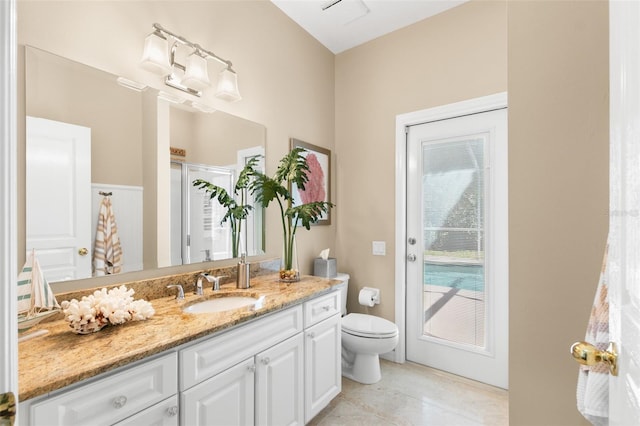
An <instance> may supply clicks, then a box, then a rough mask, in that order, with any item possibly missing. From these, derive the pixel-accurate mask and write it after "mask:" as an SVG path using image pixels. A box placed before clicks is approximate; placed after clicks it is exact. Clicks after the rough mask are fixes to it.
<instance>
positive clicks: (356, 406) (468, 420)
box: [309, 360, 509, 426]
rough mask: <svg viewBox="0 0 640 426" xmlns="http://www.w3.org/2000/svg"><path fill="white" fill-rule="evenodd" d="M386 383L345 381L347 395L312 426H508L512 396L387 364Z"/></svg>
mask: <svg viewBox="0 0 640 426" xmlns="http://www.w3.org/2000/svg"><path fill="white" fill-rule="evenodd" d="M381 366H382V380H380V382H378V383H376V384H373V385H361V384H359V383H356V382H353V381H351V380H349V379H346V378H344V377H343V378H342V392H341V393H340V395H338V396H337V397H336V398H334V400H333V401H332V402H331V403H330V404H329V406H327V407H326V408H325V409H324V410H323V411H321V412H320V413H319V414H318V415H317V416H316V417H315V418H314V419H313V420H312V421H311V422H310V423H309V424H310V425H313V426H334V425H366V426H375V425H430V426H431V425H434V426H435V425H443V426H445V425H446V426H458V425H461V426H462V425H491V426H503V425H508V424H509V420H508V406H509V402H508V401H509V396H508V392H507V391H505V390H503V389H499V388H495V387H492V386H488V385H485V384H482V383H478V382H475V381H472V380H468V379H464V378H461V377H458V376H455V375H451V374H448V373H444V372H442V371H438V370H434V369H432V368H428V367H424V366H422V365H418V364H413V363H405V364H396V363H393V362H390V361H385V360H381Z"/></svg>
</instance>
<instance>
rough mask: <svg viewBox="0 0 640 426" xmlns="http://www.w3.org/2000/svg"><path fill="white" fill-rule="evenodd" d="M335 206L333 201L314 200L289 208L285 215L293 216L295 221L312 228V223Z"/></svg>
mask: <svg viewBox="0 0 640 426" xmlns="http://www.w3.org/2000/svg"><path fill="white" fill-rule="evenodd" d="M332 207H333V204H332V203H329V202H327V201H314V202H311V203H307V204H301V205H299V206H293V207H291V208H289V209H287V211H286V213H285V215H286V216H287V217H288V218H291V219H292V220H293V221H294V222H295V223H297V222H301V223H302V226H304V227H305V228H306V229H310V227H311V224H312V223H314V222H316V221H317V220H318V219H319V218H320V216H322V214H323V213H328V212H329V209H330V208H332Z"/></svg>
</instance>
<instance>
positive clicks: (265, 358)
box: [262, 356, 271, 365]
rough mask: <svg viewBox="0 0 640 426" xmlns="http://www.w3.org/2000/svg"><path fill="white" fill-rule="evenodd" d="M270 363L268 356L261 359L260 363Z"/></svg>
mask: <svg viewBox="0 0 640 426" xmlns="http://www.w3.org/2000/svg"><path fill="white" fill-rule="evenodd" d="M270 362H271V360H270V359H269V357H268V356H266V357H264V358H262V363H263V364H264V365H267V364H269V363H270Z"/></svg>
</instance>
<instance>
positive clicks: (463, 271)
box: [423, 262, 484, 292]
mask: <svg viewBox="0 0 640 426" xmlns="http://www.w3.org/2000/svg"><path fill="white" fill-rule="evenodd" d="M423 271H424V284H425V285H438V286H442V287H449V288H458V289H461V290H473V291H482V292H484V266H483V265H437V264H433V263H427V262H425V263H424V268H423Z"/></svg>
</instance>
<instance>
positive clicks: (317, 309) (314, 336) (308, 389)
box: [304, 292, 342, 423]
mask: <svg viewBox="0 0 640 426" xmlns="http://www.w3.org/2000/svg"><path fill="white" fill-rule="evenodd" d="M304 307H305V331H304V334H305V348H304V352H305V361H304V365H305V372H304V377H305V380H304V383H305V391H304V395H305V402H304V404H305V410H304V411H305V423H307V422H309V421H310V420H311V419H312V418H313V417H315V416H316V414H318V413H319V412H320V411H321V410H322V409H323V408H324V407H326V406H327V404H329V402H330V401H331V400H332V399H333V398H334V397H335V396H337V395H338V394H339V393H340V391H341V390H342V340H341V339H342V335H341V327H340V292H334V293H330V294H328V295H326V296H323V297H320V298H318V299H314V300H311V301H309V302H307V303H305V305H304Z"/></svg>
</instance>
